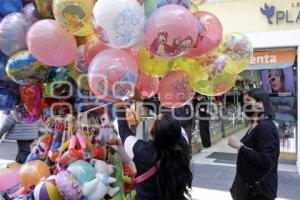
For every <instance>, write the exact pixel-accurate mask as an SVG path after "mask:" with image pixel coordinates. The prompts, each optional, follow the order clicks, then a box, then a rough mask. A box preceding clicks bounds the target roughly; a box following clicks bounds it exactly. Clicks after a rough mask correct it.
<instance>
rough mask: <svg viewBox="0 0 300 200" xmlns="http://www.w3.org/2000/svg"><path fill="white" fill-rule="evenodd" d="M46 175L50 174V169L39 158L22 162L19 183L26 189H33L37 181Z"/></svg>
mask: <svg viewBox="0 0 300 200" xmlns="http://www.w3.org/2000/svg"><path fill="white" fill-rule="evenodd" d="M47 176H50V169H49V167H48V165H47V164H46V163H44V162H43V161H40V160H35V161H31V162H28V163H26V164H24V165H23V166H22V167H21V170H20V173H19V177H20V180H21V183H22V185H23V186H24V187H25V189H27V190H32V189H34V187H35V186H36V185H37V183H38V182H39V181H40V180H41V179H42V178H45V177H47Z"/></svg>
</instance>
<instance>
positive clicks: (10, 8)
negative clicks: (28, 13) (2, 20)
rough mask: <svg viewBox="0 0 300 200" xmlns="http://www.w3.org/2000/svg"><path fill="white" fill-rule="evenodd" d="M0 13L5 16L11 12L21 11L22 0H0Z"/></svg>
mask: <svg viewBox="0 0 300 200" xmlns="http://www.w3.org/2000/svg"><path fill="white" fill-rule="evenodd" d="M0 5H1V6H0V15H1V16H3V17H4V16H5V15H8V14H10V13H13V12H21V10H22V8H23V3H22V0H0Z"/></svg>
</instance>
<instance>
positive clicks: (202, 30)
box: [193, 22, 206, 49]
mask: <svg viewBox="0 0 300 200" xmlns="http://www.w3.org/2000/svg"><path fill="white" fill-rule="evenodd" d="M205 34H206V28H205V26H204V25H203V24H202V23H200V22H198V35H197V38H196V41H195V43H194V45H193V48H195V49H197V48H199V46H200V43H201V41H202V40H203V38H204V37H205Z"/></svg>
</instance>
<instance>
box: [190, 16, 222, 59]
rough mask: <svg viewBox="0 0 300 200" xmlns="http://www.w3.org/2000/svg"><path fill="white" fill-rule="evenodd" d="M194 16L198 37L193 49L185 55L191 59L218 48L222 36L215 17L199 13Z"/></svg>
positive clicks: (220, 27) (220, 26)
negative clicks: (196, 22)
mask: <svg viewBox="0 0 300 200" xmlns="http://www.w3.org/2000/svg"><path fill="white" fill-rule="evenodd" d="M194 16H195V17H196V18H197V20H198V36H197V39H196V42H195V44H194V45H193V48H192V49H191V50H190V51H189V52H188V53H187V56H188V57H191V58H195V57H199V56H201V55H203V54H207V53H210V52H212V51H213V50H214V49H215V48H217V47H218V46H219V44H220V42H221V40H222V36H223V28H222V24H221V22H220V21H219V19H218V18H217V17H216V16H215V15H213V14H212V13H209V12H204V11H199V12H196V13H194Z"/></svg>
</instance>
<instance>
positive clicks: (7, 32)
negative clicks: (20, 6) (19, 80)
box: [0, 13, 30, 56]
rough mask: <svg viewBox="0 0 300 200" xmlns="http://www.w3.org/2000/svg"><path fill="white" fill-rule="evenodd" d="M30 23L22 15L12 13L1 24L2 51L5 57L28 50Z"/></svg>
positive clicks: (0, 41) (0, 46) (0, 47)
mask: <svg viewBox="0 0 300 200" xmlns="http://www.w3.org/2000/svg"><path fill="white" fill-rule="evenodd" d="M29 26H30V24H29V22H28V21H27V20H26V18H25V16H24V15H23V14H22V13H12V14H9V15H7V16H6V17H4V19H3V20H2V21H1V23H0V49H1V51H2V52H3V53H5V55H7V56H10V55H12V54H13V53H15V52H17V51H19V50H24V49H26V34H27V31H28V29H29Z"/></svg>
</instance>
